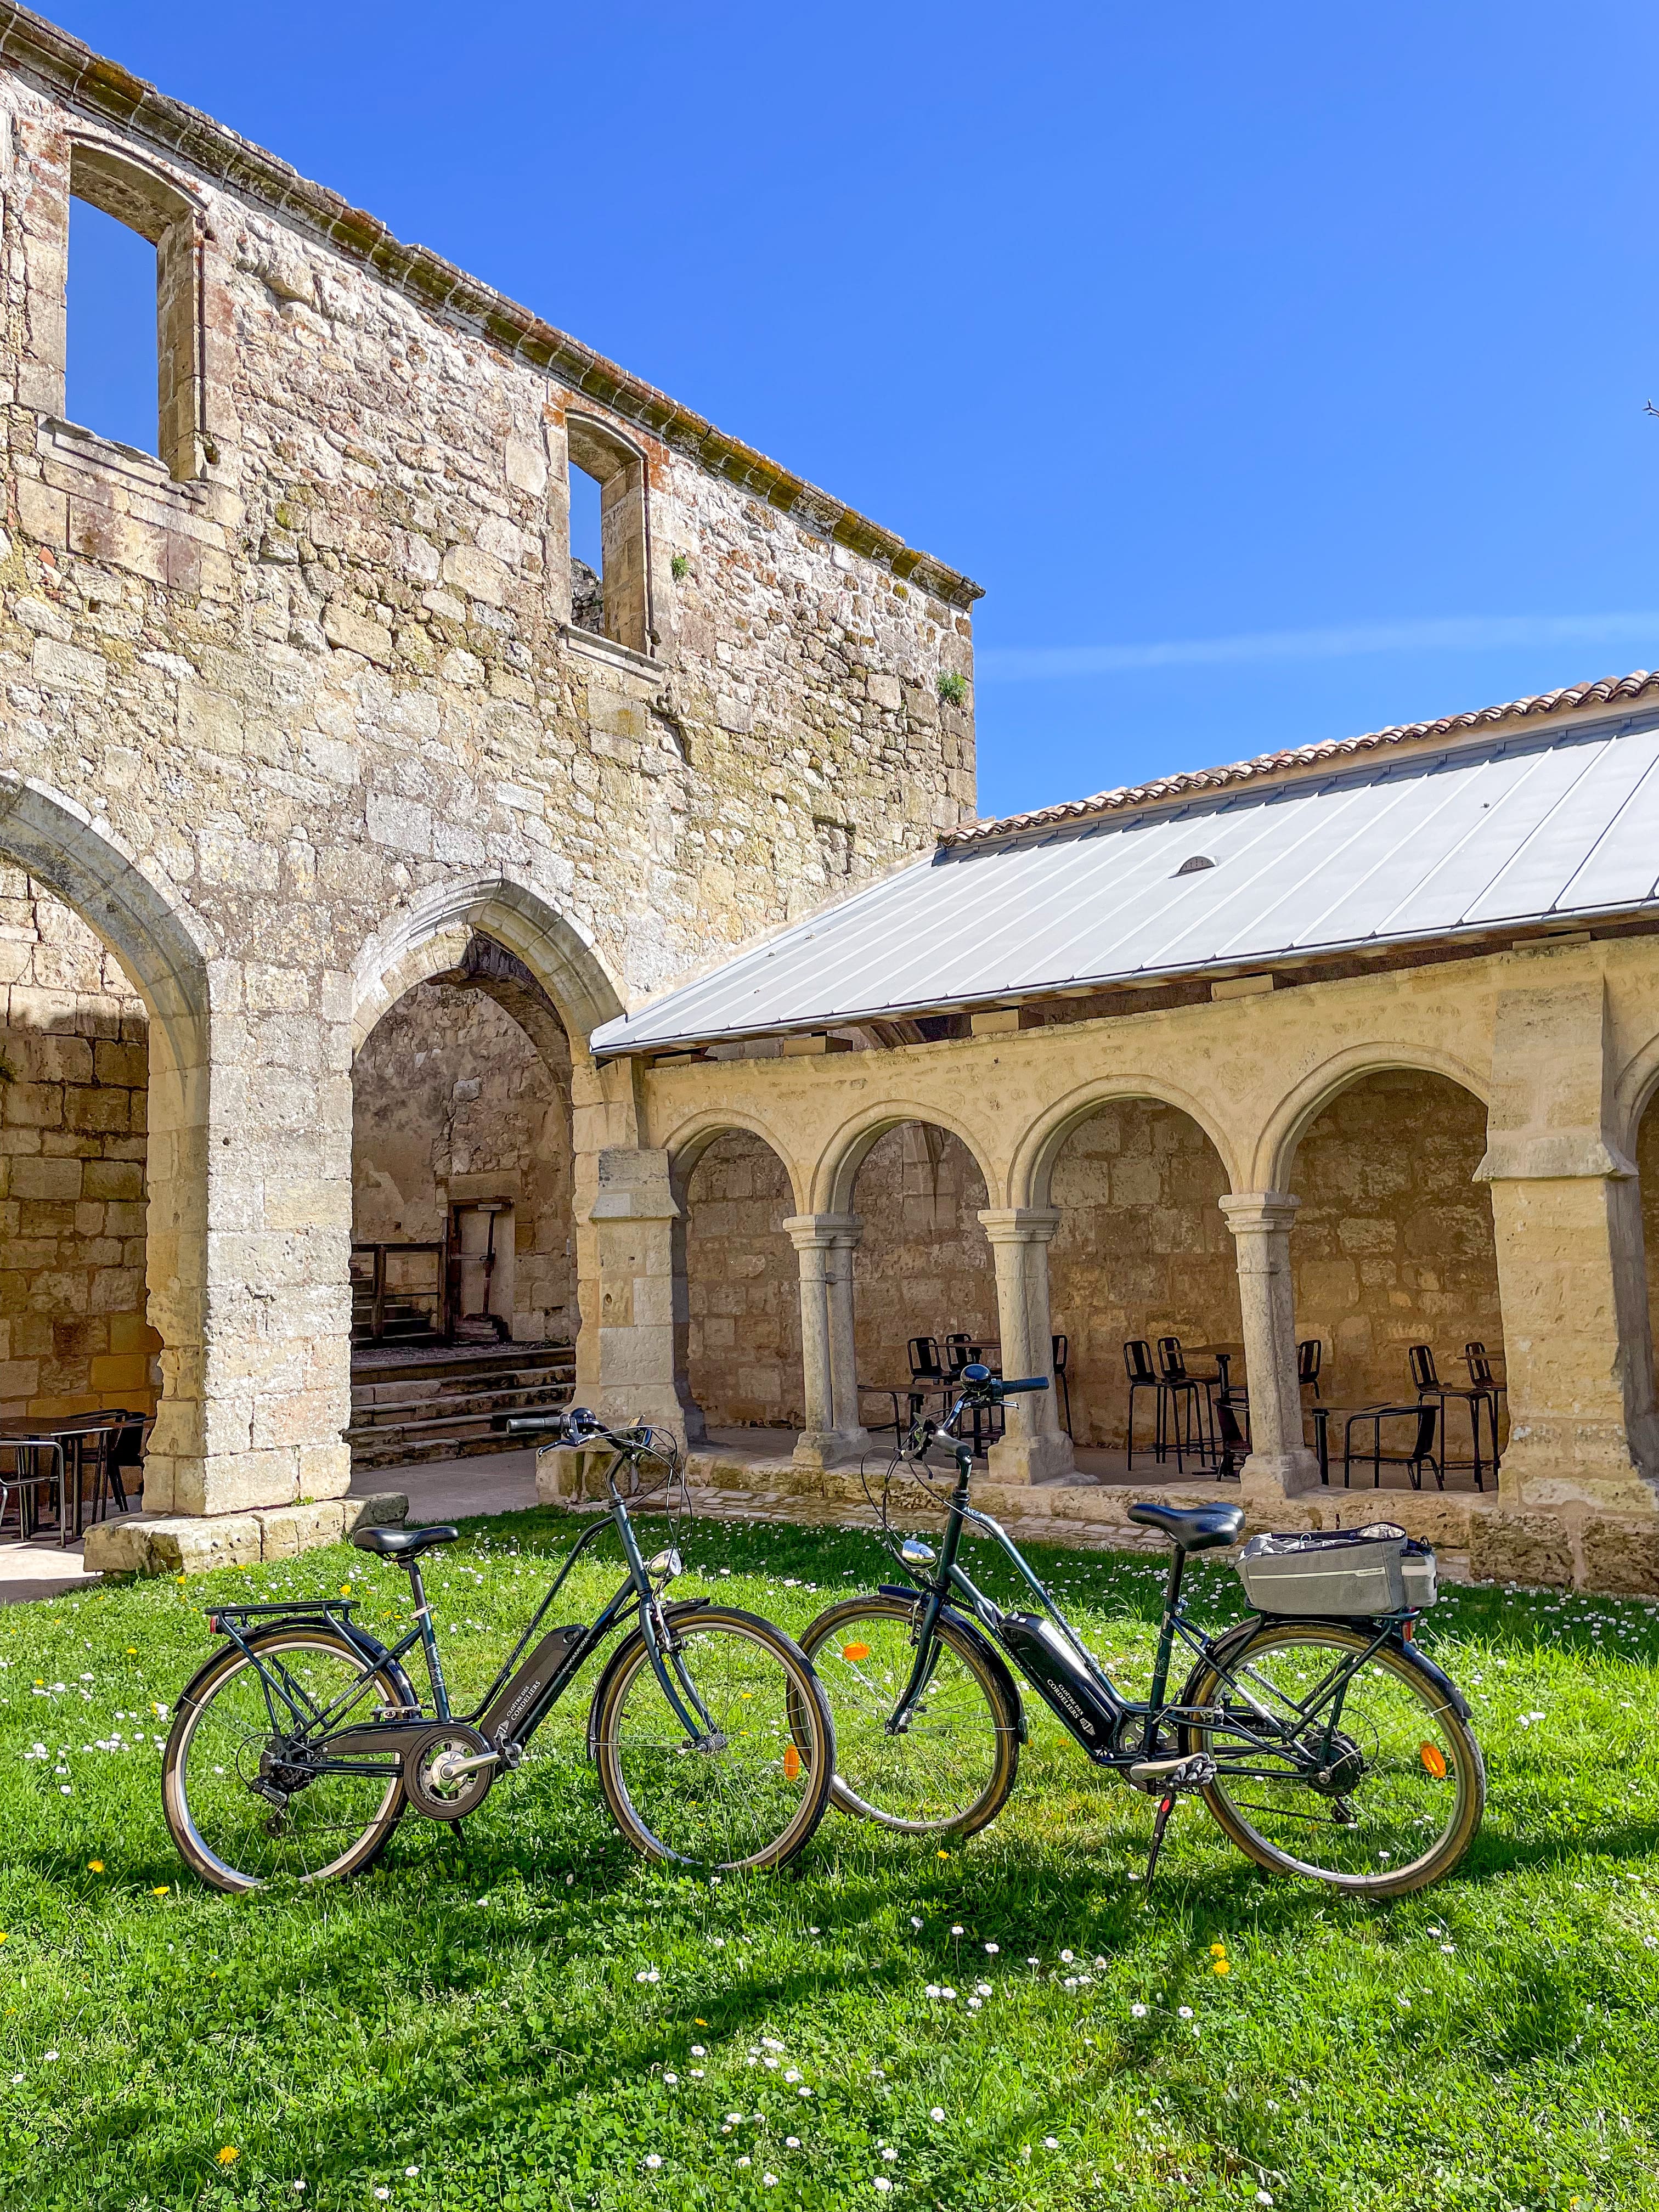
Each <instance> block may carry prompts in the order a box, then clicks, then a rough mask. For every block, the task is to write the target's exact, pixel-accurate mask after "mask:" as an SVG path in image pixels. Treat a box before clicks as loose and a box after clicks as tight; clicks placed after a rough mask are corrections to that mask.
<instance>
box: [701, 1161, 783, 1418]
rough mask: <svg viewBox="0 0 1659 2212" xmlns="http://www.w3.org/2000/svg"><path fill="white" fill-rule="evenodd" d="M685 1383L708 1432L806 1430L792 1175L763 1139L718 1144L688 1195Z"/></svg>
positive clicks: (702, 1162) (705, 1162)
mask: <svg viewBox="0 0 1659 2212" xmlns="http://www.w3.org/2000/svg"><path fill="white" fill-rule="evenodd" d="M685 1209H686V1211H685V1289H686V1299H687V1305H688V1310H689V1314H690V1330H689V1334H688V1338H687V1346H686V1354H687V1356H686V1375H687V1379H688V1382H689V1384H690V1391H691V1395H692V1397H693V1398H694V1399H695V1400H696V1402H697V1404H698V1405H699V1406H701V1407H702V1411H703V1417H704V1419H706V1420H707V1422H708V1425H709V1427H710V1428H711V1429H720V1428H738V1427H750V1426H760V1427H769V1428H777V1427H784V1428H799V1426H800V1425H801V1423H802V1421H803V1420H804V1419H805V1413H804V1412H803V1410H802V1395H801V1364H800V1274H799V1267H798V1265H797V1261H796V1257H795V1248H794V1246H793V1244H792V1243H790V1241H789V1233H788V1231H787V1230H786V1229H785V1228H784V1226H783V1224H784V1223H785V1221H786V1220H787V1219H788V1218H789V1216H790V1215H791V1214H792V1213H793V1212H794V1203H793V1197H792V1195H791V1193H790V1188H789V1176H788V1171H787V1169H786V1168H785V1166H784V1164H783V1163H782V1161H781V1159H779V1158H778V1156H777V1154H776V1153H775V1152H773V1151H772V1149H771V1147H770V1146H768V1145H765V1144H763V1143H762V1141H761V1139H759V1138H758V1137H751V1136H750V1135H749V1134H748V1133H747V1132H746V1131H741V1130H734V1131H733V1132H732V1134H731V1135H729V1136H726V1137H720V1138H717V1139H716V1140H715V1141H714V1144H712V1145H711V1146H709V1148H708V1151H707V1152H705V1153H704V1154H703V1156H702V1158H701V1159H700V1160H699V1161H698V1162H697V1164H696V1167H695V1168H693V1170H691V1174H690V1178H689V1180H688V1182H687V1185H686V1194H685Z"/></svg>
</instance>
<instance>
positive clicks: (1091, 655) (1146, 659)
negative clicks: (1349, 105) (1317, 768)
mask: <svg viewBox="0 0 1659 2212" xmlns="http://www.w3.org/2000/svg"><path fill="white" fill-rule="evenodd" d="M1625 638H1632V639H1640V640H1644V641H1649V642H1650V643H1651V644H1652V645H1653V646H1654V647H1656V648H1659V612H1649V613H1638V614H1609V615H1450V616H1445V617H1440V618H1438V619H1437V620H1433V621H1426V622H1397V623H1352V624H1350V625H1348V626H1346V627H1345V628H1341V629H1267V630H1255V631H1249V632H1246V633H1245V634H1244V635H1241V636H1237V637H1185V638H1170V639H1168V640H1166V641H1164V642H1163V643H1161V644H1154V645H1050V646H1002V647H996V646H993V647H989V648H987V650H986V651H984V652H982V653H980V654H979V655H978V656H977V659H976V667H975V673H976V675H977V677H978V678H979V681H980V682H981V684H1040V683H1042V682H1044V681H1046V680H1048V679H1050V678H1056V677H1066V676H1117V675H1123V674H1127V673H1128V672H1130V671H1133V670H1136V669H1142V668H1200V667H1212V666H1215V665H1218V664H1220V663H1222V662H1226V661H1250V660H1340V659H1346V658H1347V657H1348V656H1349V655H1351V654H1354V653H1484V652H1489V651H1492V650H1494V649H1497V650H1500V651H1501V650H1502V649H1503V648H1504V647H1510V646H1527V645H1598V644H1609V645H1611V644H1613V643H1616V642H1617V641H1620V640H1621V639H1625ZM1577 672H1580V671H1575V673H1577ZM1595 672H1597V673H1603V672H1605V671H1595Z"/></svg>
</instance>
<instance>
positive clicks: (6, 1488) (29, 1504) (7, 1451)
mask: <svg viewBox="0 0 1659 2212" xmlns="http://www.w3.org/2000/svg"><path fill="white" fill-rule="evenodd" d="M0 1455H7V1456H9V1458H10V1461H11V1468H10V1471H9V1473H6V1474H0V1528H4V1526H5V1519H6V1514H7V1511H8V1510H9V1508H10V1506H11V1503H12V1500H13V1499H14V1498H15V1499H16V1510H17V1534H18V1536H19V1538H20V1539H21V1541H24V1542H27V1541H28V1539H29V1538H30V1537H31V1536H37V1535H39V1534H40V1493H41V1492H42V1491H46V1492H48V1493H49V1494H52V1496H53V1499H54V1503H55V1506H56V1510H57V1521H56V1526H57V1529H58V1544H59V1546H60V1547H62V1546H64V1545H66V1544H67V1543H68V1542H69V1541H70V1533H71V1528H72V1524H73V1519H74V1516H73V1513H72V1510H71V1508H70V1501H69V1494H68V1491H67V1488H66V1480H65V1478H66V1473H67V1468H66V1455H65V1453H64V1446H63V1444H62V1443H61V1442H60V1441H59V1440H58V1437H0Z"/></svg>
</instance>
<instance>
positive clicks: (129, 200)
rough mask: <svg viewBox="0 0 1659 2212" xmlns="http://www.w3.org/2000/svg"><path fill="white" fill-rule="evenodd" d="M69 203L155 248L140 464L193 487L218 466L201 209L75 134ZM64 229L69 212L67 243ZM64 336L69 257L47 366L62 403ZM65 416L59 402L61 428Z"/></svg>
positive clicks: (187, 193)
mask: <svg viewBox="0 0 1659 2212" xmlns="http://www.w3.org/2000/svg"><path fill="white" fill-rule="evenodd" d="M67 197H68V199H70V200H76V199H78V200H82V201H84V202H85V203H86V204H87V205H88V206H89V207H94V208H97V209H99V210H100V212H101V213H103V214H105V215H107V216H111V217H112V218H113V220H114V221H116V222H119V223H123V224H125V226H126V228H128V229H129V230H132V231H136V232H137V234H138V235H139V237H141V238H143V239H146V240H149V244H150V245H152V246H154V247H155V316H156V345H155V358H156V384H157V390H156V448H155V454H154V455H147V456H145V458H146V459H150V460H151V461H152V462H156V461H159V463H160V465H161V468H162V470H164V471H165V472H166V475H167V477H168V478H169V479H171V481H172V482H173V483H181V484H182V483H195V482H197V480H199V479H200V477H202V476H203V474H204V471H205V470H206V468H207V467H209V466H210V465H212V464H213V463H215V462H216V461H217V460H218V459H219V448H218V443H217V441H216V439H215V438H214V437H213V436H212V435H211V434H210V429H209V427H208V422H209V416H208V402H207V383H208V380H207V347H206V319H207V317H206V299H207V276H206V266H205V249H206V244H207V240H208V239H209V237H210V232H209V229H208V225H207V220H206V216H205V214H204V210H203V207H202V205H201V203H200V201H199V200H198V199H197V197H196V196H195V194H194V193H193V192H192V191H191V190H190V189H189V188H188V187H187V186H186V185H184V184H182V183H181V182H180V181H179V179H176V178H174V177H172V176H169V175H167V173H165V172H163V171H162V170H161V169H159V168H157V167H153V166H151V165H150V164H149V162H147V161H144V160H143V159H142V158H141V157H140V156H138V155H135V154H134V153H133V152H132V151H131V149H130V148H128V147H125V146H117V145H112V143H110V142H109V141H108V140H107V139H106V138H103V137H98V136H96V135H94V134H93V133H92V132H89V131H82V130H78V129H72V130H71V131H70V133H69V189H68V194H67ZM68 226H69V209H68V206H67V204H66V205H65V207H64V237H65V240H67V236H68ZM68 335H69V299H68V262H67V253H66V254H65V263H64V313H63V317H62V319H61V322H60V324H59V329H58V344H57V347H56V348H55V352H56V355H57V357H56V358H55V359H54V360H53V361H52V364H51V365H52V368H53V369H54V370H55V372H56V374H57V376H58V389H59V392H60V395H62V393H63V392H64V380H66V377H67V372H68ZM57 413H58V417H59V418H60V420H61V418H62V417H63V415H64V398H62V397H61V396H60V398H59V404H58V410H57ZM62 428H63V429H64V430H65V431H67V432H68V433H70V435H71V436H72V437H73V438H74V439H75V440H76V443H77V444H82V445H88V446H92V447H103V448H105V449H106V450H108V451H113V452H114V453H119V454H123V455H125V454H126V453H137V452H140V451H141V450H142V449H140V448H129V447H125V446H123V445H121V444H120V443H119V441H117V440H114V439H110V438H106V437H104V436H103V435H101V434H100V432H98V431H97V430H95V429H94V428H91V426H89V425H85V424H81V423H70V422H63V423H62ZM95 457H96V456H95V454H94V458H95Z"/></svg>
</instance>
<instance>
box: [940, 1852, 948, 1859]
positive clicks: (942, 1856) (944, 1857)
mask: <svg viewBox="0 0 1659 2212" xmlns="http://www.w3.org/2000/svg"><path fill="white" fill-rule="evenodd" d="M950 1856H951V1854H950V1852H949V1851H941V1852H940V1853H939V1857H941V1858H942V1859H948V1858H949V1857H950Z"/></svg>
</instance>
